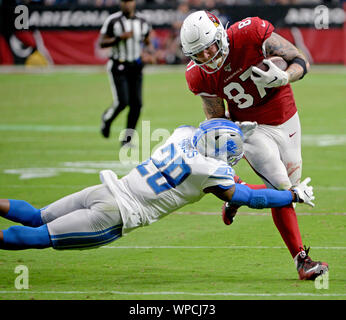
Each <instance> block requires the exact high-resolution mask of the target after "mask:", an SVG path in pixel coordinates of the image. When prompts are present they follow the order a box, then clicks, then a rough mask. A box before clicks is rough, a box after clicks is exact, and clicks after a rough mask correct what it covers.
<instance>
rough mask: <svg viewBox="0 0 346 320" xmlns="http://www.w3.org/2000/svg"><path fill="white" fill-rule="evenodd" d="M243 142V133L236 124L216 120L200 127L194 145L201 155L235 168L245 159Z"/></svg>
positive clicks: (224, 120)
mask: <svg viewBox="0 0 346 320" xmlns="http://www.w3.org/2000/svg"><path fill="white" fill-rule="evenodd" d="M243 140H244V136H243V133H242V132H241V130H240V128H239V127H238V126H237V125H236V124H235V123H234V122H232V121H230V120H227V119H219V118H215V119H210V120H206V121H204V122H202V123H201V124H200V125H199V127H198V129H197V130H196V132H195V134H194V136H193V138H192V145H193V146H194V147H195V148H196V149H197V151H198V152H199V153H200V154H202V155H204V156H206V157H211V158H214V159H219V160H222V161H225V162H227V163H228V164H229V165H231V166H234V165H236V164H237V162H238V161H239V160H240V159H241V158H242V157H243V154H244V152H243Z"/></svg>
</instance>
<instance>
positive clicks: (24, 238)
mask: <svg viewBox="0 0 346 320" xmlns="http://www.w3.org/2000/svg"><path fill="white" fill-rule="evenodd" d="M2 233H3V237H4V239H3V241H2V242H0V249H6V250H22V249H33V248H35V249H44V248H48V247H51V242H50V236H49V232H48V228H47V225H46V224H44V225H43V226H41V227H38V228H32V227H25V226H12V227H9V228H8V229H6V230H2Z"/></svg>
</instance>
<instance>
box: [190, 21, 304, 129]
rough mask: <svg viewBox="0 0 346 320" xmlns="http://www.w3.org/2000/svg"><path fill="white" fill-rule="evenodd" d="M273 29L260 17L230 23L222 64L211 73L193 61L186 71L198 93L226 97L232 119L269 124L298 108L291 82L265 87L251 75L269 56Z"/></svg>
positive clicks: (280, 120) (191, 87) (280, 121)
mask: <svg viewBox="0 0 346 320" xmlns="http://www.w3.org/2000/svg"><path fill="white" fill-rule="evenodd" d="M273 30H274V27H273V25H272V24H271V23H269V22H268V21H266V20H262V19H260V18H258V17H252V18H246V19H244V20H242V21H240V22H237V23H235V24H233V25H232V26H230V27H229V28H228V29H227V35H228V39H229V54H228V57H227V59H226V61H225V63H224V64H223V66H222V68H221V69H220V70H218V71H217V72H215V73H212V74H207V73H206V72H204V71H203V70H202V69H201V68H199V67H198V66H197V65H196V64H195V63H194V62H193V61H191V62H190V63H189V64H188V66H187V70H186V74H185V76H186V81H187V83H188V86H189V88H190V90H191V91H192V92H193V93H194V94H196V95H201V96H203V95H204V96H207V97H216V96H217V97H220V98H223V99H225V100H226V101H227V105H228V111H229V113H230V116H231V119H232V120H237V121H257V123H259V124H269V125H279V124H282V123H284V122H285V121H287V120H288V119H289V118H291V117H292V116H293V115H294V114H295V113H296V111H297V107H296V104H295V101H294V97H293V92H292V88H291V86H290V84H287V85H285V86H282V87H277V88H263V87H257V86H256V85H255V84H254V82H253V81H252V80H251V78H250V76H251V66H255V65H257V64H258V63H259V62H261V61H262V60H263V59H264V58H265V56H264V54H263V42H264V41H265V40H266V39H267V38H268V37H270V35H271V34H272V32H273Z"/></svg>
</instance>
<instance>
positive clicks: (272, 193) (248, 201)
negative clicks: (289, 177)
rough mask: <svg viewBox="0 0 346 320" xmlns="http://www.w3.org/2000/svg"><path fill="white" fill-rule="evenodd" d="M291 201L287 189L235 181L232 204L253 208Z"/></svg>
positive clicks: (278, 205) (286, 203) (287, 203)
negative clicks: (249, 185) (255, 188)
mask: <svg viewBox="0 0 346 320" xmlns="http://www.w3.org/2000/svg"><path fill="white" fill-rule="evenodd" d="M292 201H293V196H292V192H291V191H289V190H280V191H279V190H274V189H258V190H253V189H250V188H249V187H247V186H245V185H243V184H238V183H236V185H235V190H234V194H233V197H232V199H231V200H230V201H229V202H230V203H231V204H233V205H238V206H244V205H245V206H248V207H250V208H253V209H263V208H276V207H284V206H287V205H289V204H291V203H292Z"/></svg>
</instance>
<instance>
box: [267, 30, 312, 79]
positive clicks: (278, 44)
mask: <svg viewBox="0 0 346 320" xmlns="http://www.w3.org/2000/svg"><path fill="white" fill-rule="evenodd" d="M264 45H265V47H264V48H265V53H266V55H267V56H280V57H282V58H283V59H285V60H286V61H287V62H288V64H289V67H288V68H287V70H286V72H287V73H288V75H289V79H288V80H289V82H294V81H297V80H299V79H301V77H302V76H303V75H304V68H303V67H302V66H301V65H300V64H298V63H296V62H294V60H295V59H302V60H303V61H304V62H305V64H306V71H309V69H310V64H309V62H308V61H307V59H306V57H305V56H304V54H302V53H301V52H300V51H299V50H298V48H297V47H295V46H294V45H293V44H292V43H291V42H289V41H288V40H286V39H285V38H283V37H281V36H280V35H278V34H277V33H275V32H273V33H272V34H271V36H270V37H269V38H268V39H267V40H266V41H265V42H264Z"/></svg>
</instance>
